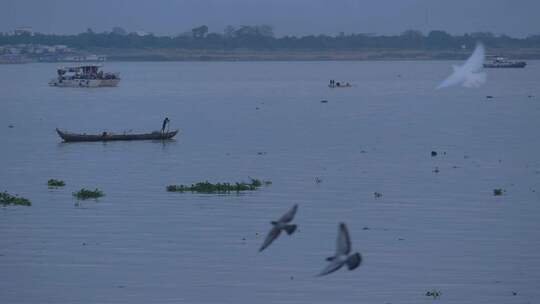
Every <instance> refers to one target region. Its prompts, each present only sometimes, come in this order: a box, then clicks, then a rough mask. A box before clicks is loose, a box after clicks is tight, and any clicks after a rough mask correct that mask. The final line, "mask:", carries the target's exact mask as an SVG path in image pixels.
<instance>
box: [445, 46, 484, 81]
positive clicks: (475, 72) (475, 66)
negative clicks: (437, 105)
mask: <svg viewBox="0 0 540 304" xmlns="http://www.w3.org/2000/svg"><path fill="white" fill-rule="evenodd" d="M485 53H486V51H485V49H484V46H483V45H482V44H481V43H478V44H477V45H476V49H474V52H473V53H472V55H471V57H469V59H467V61H465V64H463V65H462V66H456V65H454V66H453V68H454V73H452V75H450V76H448V78H446V79H445V80H444V81H443V82H441V84H439V86H438V87H437V89H442V88H447V87H451V86H455V85H458V84H461V85H463V86H464V87H466V88H477V87H479V86H480V85H482V84H483V83H484V82H486V73H485V72H481V71H480V69H482V67H483V65H484V58H485V57H486V54H485Z"/></svg>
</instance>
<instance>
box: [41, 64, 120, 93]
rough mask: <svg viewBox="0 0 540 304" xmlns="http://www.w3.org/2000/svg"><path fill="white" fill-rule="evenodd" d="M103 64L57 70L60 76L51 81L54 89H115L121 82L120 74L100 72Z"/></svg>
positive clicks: (50, 83)
mask: <svg viewBox="0 0 540 304" xmlns="http://www.w3.org/2000/svg"><path fill="white" fill-rule="evenodd" d="M101 67H102V65H101V64H84V65H78V66H69V67H63V68H59V69H57V70H56V73H57V74H58V76H57V77H56V78H54V79H52V80H51V81H49V85H50V86H52V87H71V88H97V87H115V86H117V85H118V83H119V82H120V74H119V73H104V72H103V71H100V68H101Z"/></svg>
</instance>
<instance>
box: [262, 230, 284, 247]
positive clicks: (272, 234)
mask: <svg viewBox="0 0 540 304" xmlns="http://www.w3.org/2000/svg"><path fill="white" fill-rule="evenodd" d="M280 233H281V229H279V228H277V227H276V226H274V227H272V229H271V230H270V232H268V235H267V236H266V239H264V243H263V244H262V245H261V248H259V252H261V251H263V250H264V249H266V247H268V246H270V244H272V242H273V241H274V240H275V239H277V237H278V236H279V234H280Z"/></svg>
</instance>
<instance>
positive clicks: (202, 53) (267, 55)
mask: <svg viewBox="0 0 540 304" xmlns="http://www.w3.org/2000/svg"><path fill="white" fill-rule="evenodd" d="M91 51H92V52H95V53H100V54H106V55H107V57H108V59H109V60H110V61H362V60H462V59H466V58H467V57H468V56H469V55H470V53H471V50H459V51H455V50H396V49H366V50H358V51H357V50H354V51H352V50H351V51H332V50H330V51H312V50H300V51H287V50H276V51H273V50H262V51H255V50H188V49H93V50H91ZM488 55H497V56H505V57H509V58H512V59H540V49H497V50H496V51H490V50H488Z"/></svg>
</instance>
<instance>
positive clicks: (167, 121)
mask: <svg viewBox="0 0 540 304" xmlns="http://www.w3.org/2000/svg"><path fill="white" fill-rule="evenodd" d="M169 122H170V120H169V117H165V119H164V120H163V126H161V133H165V127H166V126H167V124H168V123H169Z"/></svg>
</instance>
